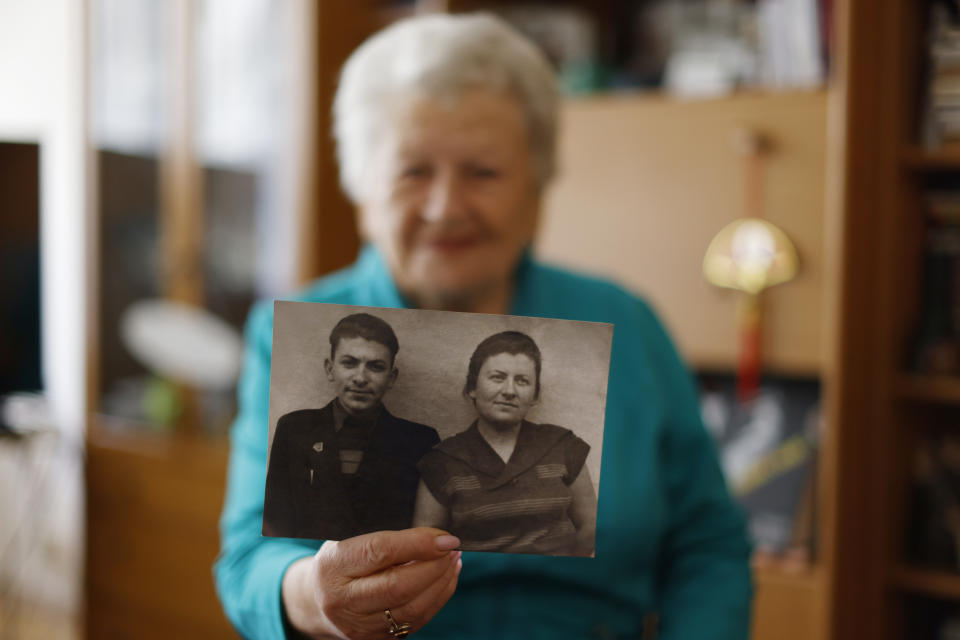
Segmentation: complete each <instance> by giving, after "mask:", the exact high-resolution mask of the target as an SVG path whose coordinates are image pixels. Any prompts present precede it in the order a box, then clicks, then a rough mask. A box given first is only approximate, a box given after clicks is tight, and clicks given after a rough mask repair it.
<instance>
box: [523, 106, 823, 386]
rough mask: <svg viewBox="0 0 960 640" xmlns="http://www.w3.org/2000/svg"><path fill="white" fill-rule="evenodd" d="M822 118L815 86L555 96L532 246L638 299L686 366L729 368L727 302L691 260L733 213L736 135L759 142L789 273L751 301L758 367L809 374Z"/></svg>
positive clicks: (815, 311) (817, 368)
mask: <svg viewBox="0 0 960 640" xmlns="http://www.w3.org/2000/svg"><path fill="white" fill-rule="evenodd" d="M826 119H827V94H826V92H824V91H811V92H785V93H762V92H760V93H746V94H738V95H734V96H731V97H727V98H720V99H713V100H696V101H690V100H686V101H684V100H678V99H671V98H668V97H653V98H651V97H637V96H611V97H599V98H582V99H570V100H567V101H566V102H565V104H564V107H563V111H562V119H561V129H560V131H561V139H560V158H559V165H560V174H559V178H558V180H557V182H556V184H555V185H554V186H553V187H552V188H551V191H550V193H549V194H548V195H549V197H548V199H547V204H546V208H545V212H544V215H543V220H542V224H541V230H540V234H539V239H538V243H537V248H538V251H539V252H540V254H541V255H542V256H544V257H545V258H547V259H548V260H552V261H555V262H558V263H562V264H564V265H570V266H575V267H578V268H581V269H584V270H586V271H589V272H593V273H600V274H603V275H605V276H608V277H613V278H614V279H616V280H618V281H620V282H621V283H623V284H625V285H626V286H628V287H630V288H631V289H633V290H634V291H637V292H640V293H641V294H643V295H644V296H645V297H646V298H648V299H649V300H650V301H651V302H652V303H653V305H654V306H655V307H656V309H657V310H658V312H659V313H660V314H661V315H662V317H663V319H664V321H665V323H666V324H667V326H668V328H669V329H670V331H671V334H672V335H673V336H674V338H675V339H676V340H677V342H678V344H679V347H680V350H681V351H682V352H683V355H684V356H685V357H686V359H687V360H688V362H690V363H691V365H693V366H694V367H696V368H698V369H710V370H733V369H735V368H736V363H737V356H738V348H739V343H738V341H737V335H738V334H737V321H738V320H737V300H738V298H739V294H738V293H736V292H733V291H729V290H721V289H718V288H716V287H714V286H713V285H710V284H708V283H707V282H706V280H705V279H704V277H703V275H702V273H701V264H702V262H703V256H704V253H705V252H706V250H707V245H708V244H709V243H710V240H711V239H712V238H713V236H714V235H716V233H717V232H718V231H720V229H722V228H723V227H724V226H725V225H726V224H727V223H729V222H732V221H733V220H734V219H736V218H738V217H742V216H745V215H747V214H746V213H745V203H744V200H745V191H746V189H745V185H746V182H747V180H746V172H747V166H746V163H745V162H744V160H743V158H742V156H740V155H739V154H738V152H737V149H736V145H735V141H736V138H737V135H738V134H739V133H741V132H743V131H750V132H754V133H756V134H757V135H760V136H763V138H764V139H765V140H767V141H768V144H769V145H770V150H769V152H768V153H767V154H765V155H764V157H763V159H762V160H760V162H761V163H762V164H761V167H760V168H761V172H762V175H761V176H760V180H761V181H762V184H763V208H764V214H765V217H766V219H768V220H770V221H771V222H773V223H774V224H776V225H777V226H779V227H780V228H782V229H783V230H784V231H786V232H787V235H788V236H789V237H790V238H791V239H792V240H793V242H794V243H795V244H796V246H797V249H798V252H799V255H800V258H801V263H802V264H801V269H800V274H799V276H798V277H797V278H796V279H794V280H792V281H791V282H788V283H786V284H783V285H780V286H777V287H774V288H772V289H770V290H769V291H768V292H766V293H765V294H764V298H765V300H766V304H765V310H764V311H765V317H764V339H765V344H764V345H763V359H764V367H765V369H766V370H768V371H775V372H778V373H785V374H800V375H807V376H813V377H816V376H819V374H820V373H821V372H822V367H823V352H822V348H823V340H822V333H823V324H824V323H823V311H824V304H823V295H824V287H823V282H824V279H825V278H826V277H827V275H826V274H825V271H824V251H825V249H824V243H825V237H824V208H825V192H824V189H825V182H826V180H825V173H826V171H825V167H826V136H827V130H826Z"/></svg>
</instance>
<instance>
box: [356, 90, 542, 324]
mask: <svg viewBox="0 0 960 640" xmlns="http://www.w3.org/2000/svg"><path fill="white" fill-rule="evenodd" d="M390 113H391V114H392V117H391V118H390V119H389V121H388V122H387V123H386V124H385V126H384V131H383V135H381V136H380V138H379V139H378V141H377V142H376V143H375V149H374V153H373V162H372V166H371V169H370V171H368V172H367V174H366V175H365V178H364V185H365V187H366V190H365V192H364V194H363V202H362V203H361V227H362V230H363V232H364V235H365V236H366V237H367V238H368V239H369V240H370V241H372V242H373V244H374V245H376V246H377V248H378V249H379V250H380V251H381V252H382V253H383V255H384V257H385V258H386V260H387V264H388V265H389V267H390V270H391V273H392V274H393V276H394V278H395V280H396V282H397V285H398V287H399V288H400V290H401V291H403V292H404V293H405V294H407V295H409V296H411V297H412V298H413V300H414V302H417V303H418V304H420V305H421V306H450V305H449V304H448V303H451V302H452V303H453V304H454V305H456V304H458V303H460V304H462V303H464V302H466V303H468V304H469V302H470V301H471V300H476V299H478V298H483V297H484V296H489V295H495V292H496V291H497V290H498V289H500V290H502V289H503V288H504V287H506V288H509V287H510V280H511V277H512V274H513V269H514V267H515V266H516V263H517V260H518V259H519V257H520V254H521V252H522V251H523V249H524V248H525V247H526V245H527V244H529V243H530V241H531V240H532V238H533V233H534V230H535V227H536V222H537V216H538V210H539V205H540V194H539V189H538V187H537V185H536V181H535V179H534V175H533V168H532V162H531V155H530V147H529V140H528V137H529V136H528V132H527V125H526V120H525V118H524V115H523V112H522V111H521V109H520V107H519V105H518V104H517V103H516V102H515V101H514V100H513V99H512V98H509V97H507V96H504V95H501V94H499V93H493V92H490V91H467V92H465V93H463V94H460V95H459V96H458V97H456V98H450V99H447V100H444V99H440V98H428V97H422V96H398V97H396V98H395V99H394V101H393V103H392V106H391V108H390Z"/></svg>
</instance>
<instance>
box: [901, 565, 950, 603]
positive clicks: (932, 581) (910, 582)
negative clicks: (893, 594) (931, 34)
mask: <svg viewBox="0 0 960 640" xmlns="http://www.w3.org/2000/svg"><path fill="white" fill-rule="evenodd" d="M888 581H889V584H890V586H891V587H892V588H893V589H894V590H896V591H902V592H906V593H915V594H923V595H927V596H931V597H934V598H942V599H944V600H956V601H958V602H960V573H950V572H948V571H937V570H935V569H921V568H914V567H910V566H907V565H898V566H895V567H894V568H893V569H892V570H891V571H890V575H889V578H888Z"/></svg>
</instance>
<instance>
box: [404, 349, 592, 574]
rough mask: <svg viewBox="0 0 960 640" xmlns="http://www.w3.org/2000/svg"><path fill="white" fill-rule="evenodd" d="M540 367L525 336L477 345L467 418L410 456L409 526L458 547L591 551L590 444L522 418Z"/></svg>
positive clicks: (533, 398)
mask: <svg viewBox="0 0 960 640" xmlns="http://www.w3.org/2000/svg"><path fill="white" fill-rule="evenodd" d="M541 368H542V358H541V356H540V349H539V347H537V343H536V342H534V341H533V338H531V337H530V336H528V335H526V334H525V333H520V332H519V331H504V332H502V333H497V334H495V335H492V336H490V337H489V338H487V339H486V340H484V341H483V342H481V343H480V344H479V345H478V346H477V348H476V349H475V350H474V352H473V355H472V356H471V357H470V364H469V365H468V366H467V382H466V384H465V385H464V387H463V395H464V396H466V397H468V398H469V399H470V400H471V401H472V402H473V406H474V408H475V409H476V411H477V419H476V420H475V421H474V422H473V424H472V425H470V428H468V429H467V430H466V431H464V432H462V433H458V434H457V435H455V436H453V437H451V438H447V439H446V440H444V441H443V442H441V443H440V444H439V445H437V447H435V448H434V449H433V450H432V451H430V452H428V453H427V454H426V455H425V456H424V457H423V458H421V459H420V464H419V466H420V475H421V480H420V488H419V489H418V491H417V503H416V508H415V510H414V515H413V524H414V525H415V526H416V525H421V526H434V527H439V528H442V529H447V530H449V531H450V532H451V533H453V534H454V535H456V536H457V537H458V538H459V539H460V541H461V548H462V549H464V550H468V551H503V552H508V553H540V554H548V555H581V556H587V555H591V554H592V553H593V538H594V531H595V521H596V516H597V497H596V495H595V494H594V492H593V483H592V482H591V481H590V472H589V471H588V470H587V468H586V467H585V466H584V463H585V462H586V460H587V453H589V451H590V445H588V444H587V443H586V442H584V441H583V440H581V439H580V438H578V437H577V436H575V435H574V434H573V432H572V431H570V430H569V429H564V428H563V427H558V426H555V425H551V424H535V423H533V422H528V421H527V420H526V417H527V412H528V411H529V410H530V409H531V407H533V405H534V404H535V403H536V402H537V400H539V398H540V370H541Z"/></svg>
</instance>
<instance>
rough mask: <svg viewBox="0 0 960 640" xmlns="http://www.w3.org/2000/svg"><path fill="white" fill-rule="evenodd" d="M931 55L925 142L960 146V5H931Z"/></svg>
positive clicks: (949, 0) (954, 0)
mask: <svg viewBox="0 0 960 640" xmlns="http://www.w3.org/2000/svg"><path fill="white" fill-rule="evenodd" d="M929 54H930V73H929V75H928V84H927V109H926V112H927V113H926V122H925V125H924V139H925V142H926V144H927V146H928V147H933V148H936V147H941V146H943V145H947V144H957V145H960V1H958V0H936V1H935V2H933V3H932V4H931V15H930V43H929Z"/></svg>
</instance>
